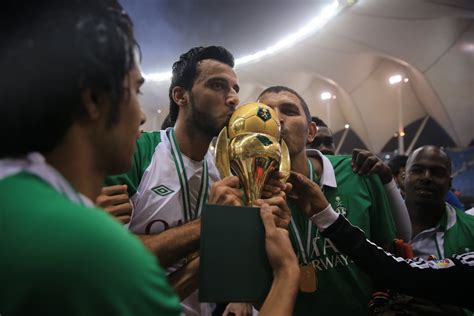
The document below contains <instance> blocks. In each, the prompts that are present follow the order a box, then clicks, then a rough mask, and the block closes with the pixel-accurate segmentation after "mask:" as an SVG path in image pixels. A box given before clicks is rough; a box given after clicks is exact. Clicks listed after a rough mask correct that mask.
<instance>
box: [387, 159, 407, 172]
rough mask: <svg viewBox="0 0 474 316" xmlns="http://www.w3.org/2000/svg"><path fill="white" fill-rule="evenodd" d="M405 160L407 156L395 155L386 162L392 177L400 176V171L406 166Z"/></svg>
mask: <svg viewBox="0 0 474 316" xmlns="http://www.w3.org/2000/svg"><path fill="white" fill-rule="evenodd" d="M407 160H408V156H406V155H396V156H393V157H392V159H390V160H389V161H388V166H389V167H390V170H391V171H392V174H393V175H394V176H398V175H399V174H400V169H401V168H405V166H406V165H407Z"/></svg>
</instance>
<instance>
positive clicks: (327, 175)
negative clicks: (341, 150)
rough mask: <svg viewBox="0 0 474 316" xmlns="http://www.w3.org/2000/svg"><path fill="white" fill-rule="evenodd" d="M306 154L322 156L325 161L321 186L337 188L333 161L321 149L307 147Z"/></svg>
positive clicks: (314, 156)
mask: <svg viewBox="0 0 474 316" xmlns="http://www.w3.org/2000/svg"><path fill="white" fill-rule="evenodd" d="M306 155H307V156H308V157H313V158H316V157H321V161H322V162H323V174H322V175H321V186H328V187H331V188H337V182H336V173H335V172H334V168H333V167H332V164H331V161H330V160H329V159H328V158H327V157H326V156H324V155H323V154H322V153H321V152H320V151H319V150H316V149H307V150H306Z"/></svg>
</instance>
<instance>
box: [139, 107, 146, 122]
mask: <svg viewBox="0 0 474 316" xmlns="http://www.w3.org/2000/svg"><path fill="white" fill-rule="evenodd" d="M145 122H146V114H145V113H144V112H143V111H142V110H140V125H143V124H145Z"/></svg>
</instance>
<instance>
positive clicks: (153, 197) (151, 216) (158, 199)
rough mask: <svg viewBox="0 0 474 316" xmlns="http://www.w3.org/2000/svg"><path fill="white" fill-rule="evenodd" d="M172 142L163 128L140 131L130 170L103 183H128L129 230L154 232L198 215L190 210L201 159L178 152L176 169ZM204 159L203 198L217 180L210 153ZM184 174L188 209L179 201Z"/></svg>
mask: <svg viewBox="0 0 474 316" xmlns="http://www.w3.org/2000/svg"><path fill="white" fill-rule="evenodd" d="M169 130H170V129H168V131H169ZM172 145H175V146H176V148H177V144H173V143H172V139H170V138H169V137H168V135H167V133H166V132H165V131H158V132H147V133H143V134H142V135H141V137H140V138H139V139H138V141H137V148H136V150H135V154H134V156H133V166H132V169H131V170H130V171H129V172H128V173H126V174H121V175H117V176H113V177H109V178H107V180H106V184H107V185H114V184H127V185H128V191H129V192H128V193H129V195H130V200H131V202H132V206H133V213H132V219H131V221H130V224H129V229H130V230H131V231H133V232H135V233H138V234H158V233H161V232H162V231H164V230H166V229H168V228H170V227H175V226H179V225H181V224H183V223H185V222H188V221H190V220H191V219H194V218H196V217H198V216H199V215H200V214H195V213H194V211H195V208H196V205H195V203H196V202H197V200H198V199H196V198H195V199H193V197H192V196H193V195H194V196H196V195H198V193H199V189H200V185H201V182H202V180H203V179H202V172H203V167H204V164H203V161H200V162H196V161H193V160H191V159H189V158H188V157H186V156H185V155H181V158H182V166H184V169H185V172H183V171H182V170H179V168H180V167H179V166H177V165H176V163H175V158H174V157H173V154H172V151H171V146H172ZM177 149H178V150H179V148H177ZM178 159H179V158H178ZM204 161H206V162H207V170H208V171H207V172H208V175H209V177H208V183H207V185H206V187H207V190H206V192H205V193H206V194H205V196H204V197H207V194H208V190H209V188H210V186H211V185H212V183H214V182H215V181H218V180H219V172H218V171H217V168H216V166H215V164H214V159H213V157H212V155H211V153H209V152H208V153H207V154H206V156H205V159H204ZM184 174H185V175H186V179H182V180H186V181H187V185H188V186H189V192H190V199H191V207H190V208H188V210H185V207H184V205H185V204H184V203H185V202H184V201H183V194H186V193H187V192H184V190H183V189H182V185H181V181H180V178H181V177H183V176H184ZM183 182H184V181H183ZM194 200H196V201H195V203H194V205H193V203H192V202H193V201H194ZM203 202H205V200H204V201H203Z"/></svg>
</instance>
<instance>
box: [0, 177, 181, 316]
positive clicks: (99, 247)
mask: <svg viewBox="0 0 474 316" xmlns="http://www.w3.org/2000/svg"><path fill="white" fill-rule="evenodd" d="M16 178H17V179H10V180H9V181H8V183H6V182H7V181H5V183H4V186H2V183H1V181H0V197H1V199H0V200H1V209H2V212H0V213H1V217H0V218H1V221H0V228H1V229H0V237H1V238H0V250H1V251H2V254H6V255H5V256H2V260H0V268H1V269H0V279H1V280H2V287H1V288H0V312H1V313H2V315H3V314H4V315H88V316H95V315H179V314H180V313H181V310H180V305H179V298H178V297H177V295H176V294H175V293H174V292H173V290H172V289H171V287H170V286H169V284H168V281H167V278H166V275H165V272H164V271H163V269H162V268H161V267H160V266H159V263H158V260H157V258H156V257H155V256H154V255H153V254H152V253H151V252H149V251H148V250H147V249H146V248H145V246H144V245H143V243H142V242H141V241H140V240H139V239H138V238H137V237H135V236H133V235H132V234H131V233H130V232H128V230H126V229H125V228H124V227H123V226H122V225H121V224H120V223H119V222H118V221H116V220H114V219H113V218H112V217H111V216H110V215H109V214H107V213H106V212H104V211H103V210H101V209H97V208H88V207H85V206H81V205H78V204H74V203H72V202H70V201H69V200H68V199H66V198H65V197H64V196H62V195H61V194H60V193H58V192H56V191H55V190H54V189H52V188H51V187H50V186H49V185H47V184H45V183H43V182H42V181H41V180H38V179H36V178H35V177H33V176H31V175H25V176H23V177H20V176H18V177H16ZM2 189H3V191H2ZM15 192H18V194H15ZM23 194H25V196H28V197H29V198H28V199H25V198H22V199H19V198H18V196H19V195H23Z"/></svg>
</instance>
